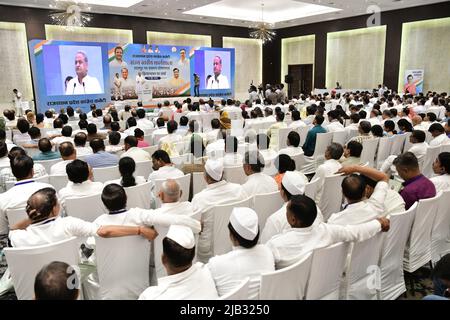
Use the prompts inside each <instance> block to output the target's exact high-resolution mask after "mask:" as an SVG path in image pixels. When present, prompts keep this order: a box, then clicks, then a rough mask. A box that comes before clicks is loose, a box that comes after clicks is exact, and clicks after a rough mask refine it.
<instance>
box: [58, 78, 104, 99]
mask: <svg viewBox="0 0 450 320" xmlns="http://www.w3.org/2000/svg"><path fill="white" fill-rule="evenodd" d="M101 93H103V89H102V88H101V87H100V83H99V82H98V80H97V78H95V77H91V76H89V75H86V76H85V77H84V78H83V80H82V81H81V83H79V82H78V77H75V78H73V79H71V80H70V81H69V83H68V84H67V89H66V95H73V94H101Z"/></svg>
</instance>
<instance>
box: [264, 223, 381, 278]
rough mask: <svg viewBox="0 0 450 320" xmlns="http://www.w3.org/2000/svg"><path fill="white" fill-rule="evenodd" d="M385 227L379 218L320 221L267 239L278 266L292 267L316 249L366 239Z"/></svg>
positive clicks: (280, 267) (278, 267) (279, 267)
mask: <svg viewBox="0 0 450 320" xmlns="http://www.w3.org/2000/svg"><path fill="white" fill-rule="evenodd" d="M380 230H381V225H380V223H379V222H378V221H370V222H368V223H364V224H360V225H354V226H345V227H344V226H339V225H331V224H326V223H319V224H317V225H312V226H310V227H307V228H291V229H288V230H285V231H284V232H283V233H282V234H279V235H277V236H275V237H273V238H272V239H270V240H269V242H267V246H268V247H269V248H270V249H271V250H272V253H273V256H274V258H275V265H276V268H277V269H282V268H285V267H288V266H290V265H292V264H294V263H295V262H297V261H299V260H301V259H302V258H304V257H305V255H306V254H308V253H310V252H312V251H313V250H314V249H319V248H324V247H328V246H330V245H333V244H335V243H338V242H348V241H364V240H367V239H370V238H371V237H373V236H374V235H376V234H377V233H378V232H380Z"/></svg>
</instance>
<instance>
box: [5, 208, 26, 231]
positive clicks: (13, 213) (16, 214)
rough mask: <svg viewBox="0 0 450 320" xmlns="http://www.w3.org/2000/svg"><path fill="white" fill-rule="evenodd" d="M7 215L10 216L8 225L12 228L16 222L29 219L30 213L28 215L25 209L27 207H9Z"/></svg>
mask: <svg viewBox="0 0 450 320" xmlns="http://www.w3.org/2000/svg"><path fill="white" fill-rule="evenodd" d="M6 217H8V225H9V229H11V228H12V226H14V225H15V224H16V223H18V222H21V221H22V220H25V219H27V218H28V215H27V212H26V211H25V208H19V209H7V210H6Z"/></svg>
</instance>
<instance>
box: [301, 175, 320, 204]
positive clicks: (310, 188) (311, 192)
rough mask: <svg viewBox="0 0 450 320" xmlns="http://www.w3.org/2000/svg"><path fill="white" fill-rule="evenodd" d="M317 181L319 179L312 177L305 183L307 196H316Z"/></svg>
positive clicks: (312, 197)
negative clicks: (312, 178)
mask: <svg viewBox="0 0 450 320" xmlns="http://www.w3.org/2000/svg"><path fill="white" fill-rule="evenodd" d="M319 181H320V179H314V180H313V181H310V182H308V183H307V184H306V185H305V196H308V197H310V198H311V199H313V200H314V199H315V198H316V195H317V189H318V188H319Z"/></svg>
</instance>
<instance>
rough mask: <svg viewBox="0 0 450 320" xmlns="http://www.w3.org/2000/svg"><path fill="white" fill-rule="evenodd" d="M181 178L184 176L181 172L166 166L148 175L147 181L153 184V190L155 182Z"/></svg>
mask: <svg viewBox="0 0 450 320" xmlns="http://www.w3.org/2000/svg"><path fill="white" fill-rule="evenodd" d="M183 176H184V173H183V171H181V170H180V169H178V168H176V167H174V166H172V165H167V166H164V167H161V168H159V169H158V170H156V171H153V172H152V173H150V175H149V176H148V179H147V181H152V182H153V183H152V187H151V188H152V189H153V187H154V182H155V180H163V179H164V180H167V179H175V178H181V177H183Z"/></svg>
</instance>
